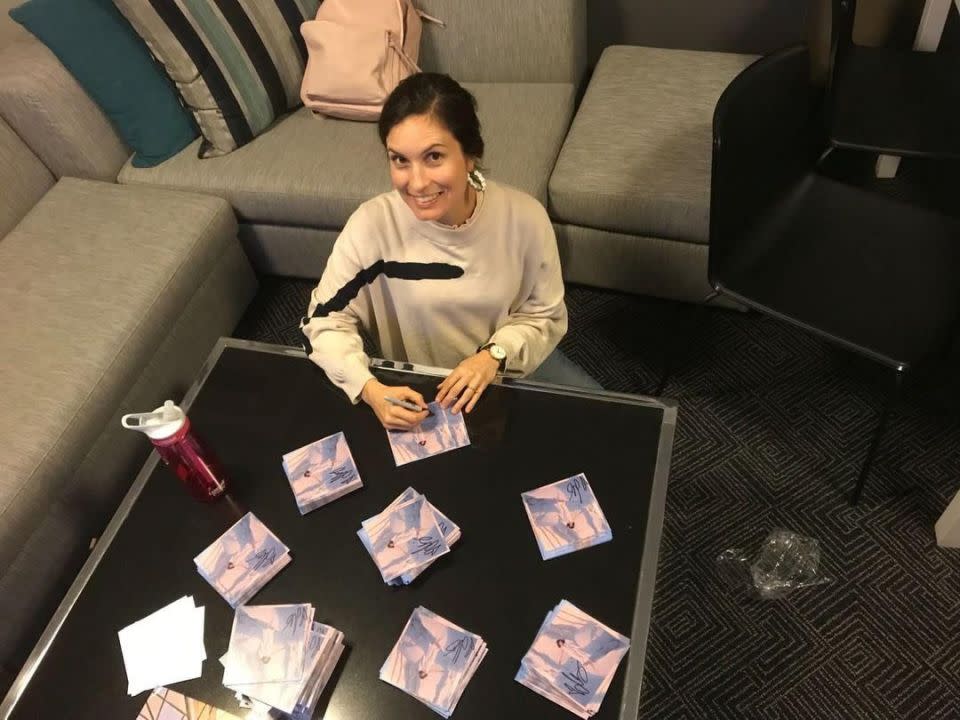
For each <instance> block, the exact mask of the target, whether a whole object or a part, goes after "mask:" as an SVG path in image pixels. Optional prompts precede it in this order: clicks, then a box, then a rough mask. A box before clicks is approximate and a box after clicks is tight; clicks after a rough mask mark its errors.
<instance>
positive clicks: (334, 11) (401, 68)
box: [300, 0, 443, 121]
mask: <svg viewBox="0 0 960 720" xmlns="http://www.w3.org/2000/svg"><path fill="white" fill-rule="evenodd" d="M421 18H423V19H425V20H430V21H432V22H435V23H437V24H439V25H443V23H442V22H440V21H439V20H437V19H436V18H432V17H430V16H429V15H426V14H425V13H421V12H420V11H419V10H417V9H416V8H415V7H414V6H413V3H412V2H411V0H323V2H321V3H320V9H319V10H317V18H316V20H308V21H307V22H305V23H303V25H301V26H300V33H301V34H302V35H303V38H304V40H306V41H307V50H308V52H309V58H308V60H307V68H306V72H305V73H304V75H303V84H302V85H301V86H300V98H301V99H302V100H303V104H304V105H306V106H307V107H308V108H310V109H311V110H313V111H314V112H317V113H321V114H323V115H329V116H330V117H338V118H345V119H347V120H374V121H375V120H377V119H378V118H379V117H380V111H381V110H382V109H383V103H384V101H385V100H386V99H387V96H388V95H389V94H390V93H391V92H392V91H393V89H394V88H395V87H396V86H397V85H399V84H400V81H401V80H403V79H404V78H406V77H408V76H409V75H412V74H413V73H417V72H420V68H419V67H418V66H417V58H418V57H419V55H420V34H421V31H422V27H423V26H422V23H421Z"/></svg>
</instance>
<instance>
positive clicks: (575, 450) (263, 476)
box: [12, 348, 663, 720]
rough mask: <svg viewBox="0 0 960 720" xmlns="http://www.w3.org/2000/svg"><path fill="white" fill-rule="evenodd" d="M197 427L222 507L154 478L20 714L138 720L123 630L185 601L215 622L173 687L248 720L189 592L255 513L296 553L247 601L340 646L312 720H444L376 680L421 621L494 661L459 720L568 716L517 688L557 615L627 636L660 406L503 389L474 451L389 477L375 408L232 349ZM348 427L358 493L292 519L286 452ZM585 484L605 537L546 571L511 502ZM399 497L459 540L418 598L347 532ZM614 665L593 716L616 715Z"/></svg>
mask: <svg viewBox="0 0 960 720" xmlns="http://www.w3.org/2000/svg"><path fill="white" fill-rule="evenodd" d="M381 374H382V375H383V378H384V380H385V381H387V382H394V383H399V382H409V383H410V384H411V385H412V386H414V387H416V388H417V389H418V390H420V391H421V392H422V393H423V394H424V396H425V397H427V398H428V399H432V398H433V395H434V392H435V391H434V389H435V387H436V383H437V382H438V380H437V379H429V378H428V379H424V377H423V376H415V375H409V374H408V375H403V376H399V375H398V374H397V373H393V372H387V373H384V372H383V371H381ZM189 415H190V418H191V421H192V422H193V426H194V428H195V430H196V431H197V432H198V434H200V435H201V436H202V437H203V438H204V439H205V440H206V441H207V443H208V444H209V446H211V447H212V448H213V449H214V451H215V452H216V453H217V454H218V455H219V457H220V459H221V460H222V462H223V465H224V467H225V469H226V471H227V473H228V475H229V478H230V482H231V487H230V491H229V496H228V497H227V498H226V499H223V500H221V501H219V502H217V503H215V504H213V505H204V504H201V503H198V502H196V501H194V500H192V499H191V498H190V497H189V496H188V495H187V493H186V492H185V491H184V490H183V488H181V487H180V486H179V485H178V483H177V481H176V479H175V478H174V477H173V475H172V474H171V473H170V472H169V471H168V470H167V469H166V468H165V467H163V466H158V467H157V468H156V470H155V471H154V472H153V474H152V476H151V478H150V480H149V481H148V483H147V485H146V487H145V489H144V491H143V493H142V494H141V495H140V497H139V499H138V500H137V502H136V503H135V505H134V506H133V509H132V510H131V512H130V515H129V517H128V518H127V520H126V522H125V523H124V525H123V526H122V528H121V529H120V531H119V534H118V535H117V537H116V539H115V540H114V542H113V543H112V545H111V546H110V548H109V549H108V550H107V553H106V555H105V556H104V558H103V560H102V562H101V564H100V566H99V567H98V569H97V570H96V572H95V573H94V575H93V577H92V579H91V580H90V582H89V584H88V585H87V587H86V588H85V590H84V591H83V593H82V594H81V596H80V598H79V599H78V601H77V603H76V605H75V607H74V609H73V611H72V612H71V614H70V616H69V617H68V618H67V620H66V622H65V624H64V626H63V627H62V629H61V631H60V633H59V634H58V636H57V637H56V639H55V640H54V642H53V645H52V646H51V648H50V650H49V652H48V653H47V656H46V657H45V659H44V660H43V662H42V663H41V665H40V667H39V669H38V670H37V672H36V674H35V675H34V677H33V680H32V681H31V683H30V685H29V687H28V688H27V689H26V691H25V693H24V695H23V696H22V698H21V700H20V702H19V703H18V705H17V707H16V708H15V710H14V712H13V715H12V717H13V718H16V719H17V720H28V719H29V720H37V719H38V718H63V717H69V718H73V719H75V720H86V719H88V718H89V719H90V720H93V719H96V720H103V719H104V718H110V719H114V718H117V719H119V720H126V719H127V718H129V719H130V720H134V718H135V717H136V715H137V712H138V710H139V709H140V707H141V706H142V704H143V702H144V699H145V694H141V695H139V696H137V697H135V698H130V697H128V696H127V693H126V675H125V672H124V668H123V660H122V657H121V653H120V646H119V642H118V640H117V630H118V629H120V628H122V627H124V626H126V625H128V624H129V623H132V622H135V621H136V620H139V619H140V618H142V617H143V616H145V615H147V614H148V613H151V612H153V611H155V610H157V609H159V608H160V607H162V606H164V605H166V604H168V603H170V602H172V601H174V600H176V599H177V598H179V597H181V596H183V595H192V596H193V597H194V598H195V599H196V602H197V604H198V605H204V606H206V609H207V610H206V627H205V644H206V649H207V656H208V658H207V661H206V662H205V663H204V666H203V677H202V678H199V679H197V680H194V681H190V682H186V683H181V684H178V685H176V686H174V687H175V688H176V689H177V690H179V691H181V692H184V693H185V694H187V695H191V696H194V697H196V698H199V699H202V700H206V701H208V702H211V703H214V704H216V705H218V706H220V707H222V708H223V709H225V710H229V711H233V712H238V714H239V715H240V716H241V717H242V716H243V712H242V711H238V708H237V703H236V700H235V699H234V697H233V695H232V693H231V692H230V691H229V690H227V689H226V688H225V687H223V685H222V684H221V679H222V675H223V669H222V666H221V665H220V663H219V661H218V658H219V657H220V656H221V655H222V654H223V653H224V652H225V651H226V648H227V643H228V641H229V633H230V627H231V622H232V618H233V610H232V609H231V608H230V607H229V606H228V605H227V603H226V602H224V601H223V600H222V599H221V598H220V596H219V595H217V593H216V592H215V591H214V590H213V589H212V588H211V587H210V586H209V585H207V583H206V582H205V581H204V580H203V579H202V578H201V577H200V575H199V574H198V573H197V571H196V569H195V566H194V564H193V558H194V557H195V556H196V555H197V554H198V553H199V552H200V551H201V550H202V549H203V548H205V547H206V546H207V545H208V544H209V543H210V542H212V541H213V540H214V539H215V538H216V537H218V536H219V535H220V534H221V533H222V532H223V531H224V530H226V529H227V528H228V527H229V526H230V525H231V524H232V523H233V522H235V521H236V520H237V519H238V518H239V517H241V516H242V515H243V514H244V513H245V512H247V511H248V510H250V511H253V512H254V513H255V514H256V515H257V517H259V518H260V519H261V520H262V521H263V522H264V523H266V525H267V526H268V527H269V528H270V529H271V530H273V531H274V532H275V533H276V534H277V535H278V536H279V537H280V539H281V540H282V541H283V542H284V543H286V544H287V545H288V546H289V547H290V548H291V554H292V556H293V562H292V563H291V564H290V565H289V566H288V567H287V568H286V569H284V570H283V571H282V572H281V573H280V574H279V575H278V576H277V577H276V578H275V579H273V580H272V581H271V582H270V583H269V584H268V585H267V586H266V588H264V589H263V590H262V591H261V592H260V593H259V594H258V595H256V596H255V597H254V598H253V599H252V600H251V601H250V604H272V603H299V602H310V603H313V604H314V605H315V606H316V608H317V614H316V619H317V620H318V621H321V622H326V623H330V624H332V625H334V626H335V627H337V628H339V629H340V630H342V631H343V632H344V633H345V635H346V642H347V645H348V651H347V652H346V654H345V655H344V658H343V659H342V660H341V663H340V666H339V667H338V670H337V672H336V673H335V674H334V676H333V678H332V680H331V682H330V685H329V687H328V690H327V692H326V693H325V694H324V696H323V697H322V698H321V702H320V706H319V708H318V710H317V714H316V717H318V718H320V717H324V711H326V713H327V714H326V717H327V718H328V719H329V720H366V719H376V720H393V719H398V720H399V719H400V718H404V719H406V718H424V719H426V718H430V719H431V720H432V719H434V718H436V717H437V715H436V714H435V713H434V712H433V711H431V710H430V709H429V708H427V707H426V706H424V705H421V704H420V703H419V702H418V701H417V700H415V699H413V698H411V697H408V696H407V695H405V694H404V693H402V692H401V691H399V690H397V689H395V688H393V687H391V686H389V685H387V684H386V683H384V682H381V681H380V680H379V679H378V671H379V669H380V666H381V665H382V664H383V662H384V660H385V659H386V657H387V654H388V653H389V651H390V649H391V647H392V646H393V644H394V642H395V641H396V639H397V637H398V635H399V634H400V631H401V630H402V629H403V626H404V623H405V622H406V620H407V618H408V617H409V616H410V613H411V611H412V610H413V609H414V608H415V607H416V606H417V605H424V606H426V607H427V608H429V609H431V610H433V611H434V612H436V613H439V614H440V615H442V616H444V617H446V618H448V619H449V620H451V621H452V622H454V623H456V624H458V625H461V626H462V627H464V628H466V629H468V630H470V631H472V632H475V633H478V634H480V635H481V636H483V638H484V639H485V640H486V642H487V644H488V646H489V654H488V655H487V657H486V659H485V660H484V661H483V663H482V664H481V665H480V668H479V670H478V671H477V673H476V675H475V676H474V678H473V680H472V681H471V682H470V684H469V686H468V687H467V689H466V692H465V693H464V695H463V698H462V699H461V701H460V704H459V706H458V707H457V709H456V711H455V713H454V717H455V718H457V720H480V719H481V718H482V719H483V720H489V718H498V719H500V720H504V719H507V718H524V719H525V720H526V719H529V718H546V719H549V718H558V719H559V718H563V719H564V720H566V719H567V718H569V717H572V716H571V715H570V714H569V713H567V712H566V711H564V710H561V709H560V708H559V707H557V706H554V705H553V704H552V703H550V702H549V701H547V700H545V699H543V698H541V697H540V696H539V695H536V694H535V693H533V692H532V691H530V690H528V689H526V688H525V687H523V686H521V685H520V684H518V683H516V682H515V681H514V679H513V678H514V675H515V674H516V672H517V669H518V668H519V665H520V660H521V658H522V657H523V655H524V653H525V652H526V651H527V649H528V647H529V646H530V643H531V642H532V640H533V637H534V635H535V634H536V632H537V629H538V628H539V626H540V624H541V622H542V621H543V619H544V616H545V615H546V613H547V612H548V611H549V610H550V609H551V608H553V607H554V606H555V605H556V604H557V603H558V602H559V601H560V600H561V599H567V600H569V601H570V602H572V603H574V604H575V605H577V606H579V607H580V608H581V609H583V610H584V611H586V612H588V613H590V614H592V615H593V616H595V617H596V618H597V619H599V620H600V621H602V622H604V623H606V624H608V625H610V626H611V627H613V628H614V629H616V630H618V631H620V632H621V633H623V634H625V635H629V634H630V631H631V626H632V621H633V613H634V604H635V600H636V594H637V580H638V575H639V571H640V560H641V553H642V549H643V538H644V532H645V529H646V528H645V526H646V518H647V510H648V505H649V498H650V489H651V483H652V479H653V472H654V466H655V462H656V457H657V444H658V440H659V437H660V428H661V422H662V419H663V411H662V410H661V409H660V408H656V407H646V406H642V405H637V404H633V403H626V402H618V401H611V400H597V399H588V398H583V397H573V396H566V395H556V394H552V393H547V392H540V391H534V390H528V389H517V388H508V387H496V386H495V387H491V388H490V389H489V390H488V394H487V396H485V397H484V398H483V401H482V402H481V403H480V404H479V405H478V407H477V409H476V410H475V411H474V412H473V413H472V414H471V415H469V416H468V417H467V426H468V431H469V434H470V438H471V440H472V445H471V446H470V447H468V448H464V449H459V450H455V451H452V452H448V453H445V454H442V455H438V456H435V457H433V458H429V459H426V460H423V461H419V462H415V463H411V464H409V465H406V466H403V467H400V468H397V467H395V466H394V462H393V458H392V455H391V453H390V449H389V446H388V444H387V439H386V435H385V431H384V430H383V429H382V428H381V427H380V426H379V424H378V422H377V420H376V418H375V417H374V415H373V414H372V413H371V412H370V410H369V409H368V408H367V407H366V406H364V405H359V406H353V405H351V404H350V403H349V402H348V401H347V400H346V398H345V397H344V396H343V394H342V393H341V392H340V391H339V390H337V389H336V388H334V387H333V386H332V385H330V384H329V383H328V382H327V381H326V379H325V377H324V376H323V373H322V372H321V371H320V370H319V369H318V368H316V367H315V366H314V365H313V364H312V363H310V362H309V361H307V360H306V359H304V358H302V357H291V356H284V355H277V354H270V353H263V352H252V351H250V350H244V349H237V348H227V349H225V350H224V352H223V354H222V355H221V357H220V359H219V362H218V363H217V365H216V366H215V368H214V369H213V371H212V373H211V374H210V376H209V378H208V379H207V381H206V383H205V385H204V386H203V388H202V390H201V392H200V394H199V395H198V396H197V399H196V400H195V402H194V404H193V407H192V408H191V409H190V413H189ZM339 430H343V431H344V432H345V433H346V436H347V441H348V443H349V445H350V448H351V450H352V452H353V455H354V457H355V459H356V461H357V466H358V468H359V470H360V473H361V476H362V479H363V483H364V487H363V489H362V490H360V491H358V492H355V493H353V494H351V495H348V496H346V497H344V498H342V499H340V500H337V501H335V502H334V503H332V504H330V505H327V506H325V507H322V508H320V509H318V510H316V511H314V512H312V513H310V514H308V515H306V516H301V515H300V514H299V511H298V509H297V506H296V503H295V502H294V499H293V494H292V492H291V490H290V486H289V485H288V483H287V480H286V477H285V475H284V473H283V469H282V467H281V464H280V460H281V456H282V455H283V454H284V453H286V452H288V451H290V450H292V449H295V448H298V447H300V446H302V445H305V444H307V443H309V442H312V441H314V440H317V439H319V438H321V437H323V436H325V435H329V434H331V433H334V432H337V431H339ZM144 442H147V440H146V439H145V438H144ZM578 472H584V473H586V475H587V477H588V479H589V480H590V483H591V485H592V486H593V489H594V492H595V493H596V495H597V497H598V499H599V501H600V504H601V506H602V507H603V510H604V512H605V513H606V516H607V519H608V520H609V522H610V525H611V527H612V529H613V536H614V539H613V541H612V542H609V543H606V544H604V545H600V546H598V547H594V548H591V549H588V550H584V551H581V552H576V553H573V554H571V555H567V556H565V557H561V558H557V559H554V560H549V561H546V562H545V561H543V560H541V558H540V554H539V552H538V550H537V545H536V542H535V540H534V537H533V533H532V531H531V529H530V526H529V523H528V521H527V518H526V515H525V513H524V510H523V506H522V503H521V500H520V493H521V492H522V491H524V490H528V489H531V488H535V487H539V486H540V485H543V484H546V483H549V482H553V481H556V480H559V479H562V478H565V477H568V476H570V475H573V474H575V473H578ZM407 486H413V487H415V488H416V489H417V490H419V491H420V492H422V493H424V494H425V495H426V496H427V497H428V498H429V499H430V501H431V502H433V503H434V504H435V505H436V506H437V507H438V508H439V509H441V510H442V511H443V512H444V513H446V514H447V515H449V517H450V518H451V519H452V520H453V521H454V522H456V523H458V524H459V525H460V527H461V529H462V532H463V537H462V538H461V540H460V541H459V542H458V543H457V544H456V545H455V546H454V548H453V550H452V552H451V553H450V554H448V555H446V556H444V557H442V558H441V559H439V560H438V562H437V563H436V564H435V565H434V566H433V567H432V568H430V569H429V570H428V571H426V572H425V573H424V574H423V575H421V576H420V578H418V579H417V580H416V581H415V582H414V584H412V585H410V586H408V587H401V588H391V587H387V586H386V585H384V583H383V581H382V580H381V578H380V575H379V573H378V572H377V569H376V567H375V566H374V564H373V562H372V561H371V559H370V557H369V556H368V555H367V553H366V551H365V550H364V548H363V546H362V545H361V543H360V541H359V539H358V538H357V535H356V532H357V530H358V529H359V528H360V523H361V521H362V520H364V519H365V518H367V517H370V516H371V515H374V514H376V513H377V512H379V511H380V510H382V509H383V508H384V507H385V506H386V505H387V504H388V503H389V502H390V501H391V500H393V499H394V498H395V497H396V496H397V495H398V494H399V493H400V492H401V491H402V490H404V489H405V488H406V487H407ZM653 570H654V569H653V568H651V569H650V571H651V572H652V571H653ZM628 657H629V656H628ZM625 666H626V661H624V663H622V664H621V666H620V669H619V670H618V672H617V675H616V678H615V680H614V682H613V685H612V686H611V688H610V690H609V692H608V694H607V698H606V700H605V702H604V704H603V707H602V708H601V711H600V712H599V713H598V714H597V715H596V716H595V717H596V718H598V719H601V720H602V719H603V718H615V717H617V715H618V710H619V704H620V698H621V695H622V692H623V683H624V670H625Z"/></svg>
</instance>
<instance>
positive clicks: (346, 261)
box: [301, 182, 567, 402]
mask: <svg viewBox="0 0 960 720" xmlns="http://www.w3.org/2000/svg"><path fill="white" fill-rule="evenodd" d="M358 327H363V328H366V329H367V330H368V331H369V332H370V333H371V335H373V336H374V337H376V338H377V339H378V340H379V344H380V350H381V352H382V353H383V354H384V357H386V358H388V359H391V360H400V361H407V362H412V363H417V364H420V365H429V366H432V367H440V368H453V367H455V366H456V365H457V364H458V363H460V361H461V360H463V359H464V358H466V357H469V356H470V355H473V354H474V353H476V352H477V349H478V348H479V347H480V346H481V345H485V344H486V343H488V342H495V343H497V344H498V345H501V346H502V347H503V348H504V349H505V350H506V351H507V361H506V362H507V369H509V370H517V371H519V372H521V373H522V374H527V373H530V372H532V371H533V370H534V369H536V367H537V366H538V365H539V364H540V363H541V362H543V360H544V359H545V358H546V357H547V355H549V354H550V352H551V351H552V350H553V349H554V348H555V347H556V346H557V343H558V342H559V341H560V338H561V337H563V334H564V333H565V332H566V331H567V308H566V306H565V305H564V303H563V280H562V278H561V276H560V258H559V255H558V253H557V241H556V237H555V236H554V233H553V226H552V225H551V224H550V220H549V218H548V217H547V213H546V211H545V210H544V208H543V206H542V205H540V203H538V202H537V201H536V200H534V199H533V198H532V197H530V196H529V195H526V194H525V193H522V192H520V191H519V190H514V189H513V188H510V187H506V186H503V185H497V184H496V183H493V182H488V183H487V189H486V191H485V192H483V193H481V194H480V195H479V197H478V203H477V208H476V210H475V211H474V214H473V216H472V217H471V218H470V220H469V221H468V222H467V223H466V224H464V225H462V226H460V227H458V228H451V227H448V226H445V225H441V224H439V223H434V222H425V221H421V220H418V219H417V218H416V216H415V215H414V214H413V211H412V210H410V208H409V207H407V205H406V204H405V203H404V201H403V198H401V197H400V195H399V194H398V193H397V192H396V191H391V192H388V193H384V194H383V195H379V196H377V197H375V198H373V199H372V200H368V201H367V202H365V203H363V205H361V206H360V207H359V208H358V209H357V211H356V212H355V213H354V214H353V215H352V216H351V217H350V219H349V220H348V221H347V225H346V227H344V229H343V232H342V233H341V234H340V237H338V238H337V242H336V244H335V245H334V247H333V253H332V254H331V256H330V259H329V260H328V261H327V266H326V269H325V270H324V272H323V277H322V278H321V279H320V283H319V284H318V285H317V287H316V288H315V289H314V291H313V294H312V296H311V299H310V306H309V308H308V310H307V317H305V318H303V321H302V322H301V329H302V331H303V334H304V336H305V339H306V342H307V343H309V345H307V344H306V343H305V345H304V349H305V350H307V352H308V353H309V355H310V359H311V360H313V361H314V362H315V363H317V365H319V366H320V367H321V368H323V370H324V371H325V372H326V374H327V376H328V377H329V378H330V380H331V381H332V382H333V383H334V384H336V385H337V386H338V387H340V388H341V389H343V391H344V392H346V394H347V396H348V397H349V398H350V399H351V401H353V402H357V400H358V399H359V396H360V392H361V390H362V389H363V386H364V384H366V382H367V381H368V380H369V379H370V378H371V377H373V376H372V375H371V373H370V370H369V367H368V366H369V358H368V357H367V355H366V354H365V353H364V351H363V342H362V341H361V339H360V334H359V332H358Z"/></svg>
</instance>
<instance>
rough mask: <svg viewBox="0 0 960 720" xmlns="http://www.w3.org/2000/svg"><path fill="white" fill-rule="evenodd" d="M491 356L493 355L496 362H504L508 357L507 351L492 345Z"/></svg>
mask: <svg viewBox="0 0 960 720" xmlns="http://www.w3.org/2000/svg"><path fill="white" fill-rule="evenodd" d="M490 354H491V355H493V359H494V360H503V359H505V358H506V357H507V351H506V350H504V349H503V348H502V347H500V346H499V345H491V346H490Z"/></svg>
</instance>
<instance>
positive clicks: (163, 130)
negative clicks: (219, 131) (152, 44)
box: [10, 0, 199, 167]
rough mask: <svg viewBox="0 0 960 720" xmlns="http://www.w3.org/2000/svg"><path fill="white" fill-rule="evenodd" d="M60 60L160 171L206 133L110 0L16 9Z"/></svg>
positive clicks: (140, 161) (37, 0) (36, 3)
mask: <svg viewBox="0 0 960 720" xmlns="http://www.w3.org/2000/svg"><path fill="white" fill-rule="evenodd" d="M10 17H12V18H13V19H14V20H16V21H17V22H18V23H20V24H21V25H23V26H24V27H25V28H26V29H27V30H29V31H30V32H31V33H33V34H34V35H36V36H37V38H38V39H39V40H40V41H41V42H42V43H43V44H44V45H46V46H47V47H48V48H50V50H51V51H53V54H54V55H56V56H57V57H58V58H59V59H60V62H62V63H63V65H64V66H65V67H66V68H67V70H69V71H70V73H71V74H72V75H73V76H74V77H75V78H76V79H77V82H78V83H80V85H81V87H83V89H84V90H86V92H87V94H88V95H89V96H90V97H91V98H93V100H94V102H96V103H97V105H99V106H100V108H101V109H102V110H103V112H104V113H105V114H106V115H107V117H109V118H110V120H111V121H112V122H113V126H114V127H115V128H116V129H117V132H118V133H119V134H120V136H121V137H122V138H123V139H124V141H125V142H126V143H127V145H128V146H129V147H130V149H131V150H133V151H134V157H133V165H134V166H135V167H153V166H154V165H157V164H159V163H161V162H163V161H164V160H166V159H167V158H169V157H171V156H173V155H175V154H177V153H178V152H180V151H181V150H182V149H183V148H184V147H186V146H187V145H188V144H189V143H190V142H191V141H192V140H193V139H194V138H196V137H197V135H198V134H199V131H198V130H197V127H196V124H195V123H194V121H193V118H192V117H191V116H190V114H189V113H188V112H187V111H186V109H184V107H183V106H182V105H181V104H180V99H179V97H178V96H177V91H176V89H175V88H174V86H173V83H172V82H171V81H170V80H169V78H167V76H166V74H165V73H164V71H163V69H162V68H161V67H160V66H159V65H158V64H157V63H156V62H155V61H154V59H153V57H152V56H151V55H150V51H149V50H148V49H147V46H146V44H144V42H143V40H141V39H140V36H139V35H137V33H136V32H135V31H134V30H133V28H132V27H130V24H129V23H128V22H127V20H126V18H124V17H123V15H121V14H120V11H119V10H117V8H116V7H115V6H114V4H113V2H112V1H111V0H30V1H29V2H27V3H25V4H23V5H21V6H20V7H17V8H14V9H13V10H11V11H10Z"/></svg>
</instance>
